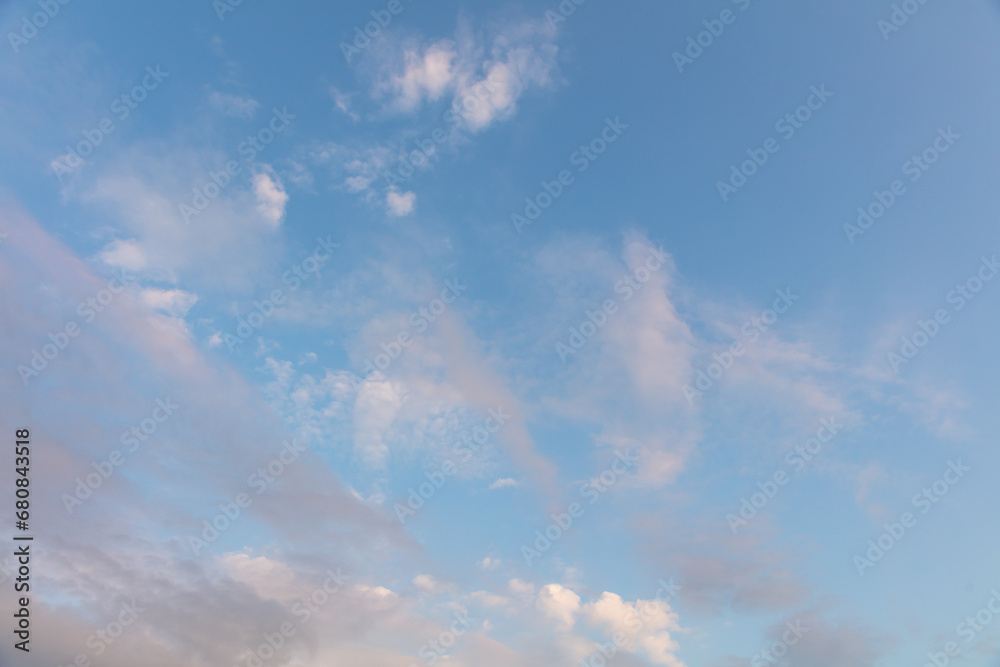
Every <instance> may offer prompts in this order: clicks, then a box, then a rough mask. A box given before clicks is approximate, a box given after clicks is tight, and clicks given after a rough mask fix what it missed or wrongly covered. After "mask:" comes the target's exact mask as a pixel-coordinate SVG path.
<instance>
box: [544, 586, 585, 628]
mask: <svg viewBox="0 0 1000 667" xmlns="http://www.w3.org/2000/svg"><path fill="white" fill-rule="evenodd" d="M535 607H536V608H537V609H538V610H539V611H540V612H542V613H543V614H544V615H545V617H546V618H548V619H549V620H550V621H552V622H553V623H554V624H555V626H556V628H557V629H559V630H563V631H569V630H572V629H573V625H574V624H575V623H576V615H577V613H578V612H579V611H580V596H579V595H577V594H576V593H574V592H573V591H571V590H570V589H568V588H564V587H563V586H560V585H559V584H548V585H547V586H545V587H544V588H542V590H541V591H539V592H538V600H536V601H535Z"/></svg>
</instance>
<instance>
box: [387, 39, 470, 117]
mask: <svg viewBox="0 0 1000 667" xmlns="http://www.w3.org/2000/svg"><path fill="white" fill-rule="evenodd" d="M457 56H458V54H457V53H456V52H455V50H454V47H453V45H452V43H451V42H449V41H447V40H443V41H440V42H437V43H436V44H432V45H431V46H430V47H428V48H427V49H426V50H425V51H423V52H420V51H418V50H408V51H406V52H405V54H404V56H403V58H404V69H403V72H402V74H398V75H394V76H391V77H390V79H389V81H388V83H386V84H383V85H385V86H386V87H388V88H389V89H390V90H391V91H392V93H393V94H394V95H395V97H396V99H395V105H396V106H397V107H398V108H399V109H401V110H403V111H412V110H414V109H416V108H417V107H418V106H420V104H421V103H422V102H423V100H424V98H426V99H429V100H431V101H433V100H436V99H438V98H440V97H441V96H442V95H443V94H444V92H445V90H446V89H447V88H448V87H449V86H450V85H451V84H452V82H453V81H454V79H455V75H456V72H455V71H454V69H453V67H452V62H453V61H454V60H455V58H456V57H457Z"/></svg>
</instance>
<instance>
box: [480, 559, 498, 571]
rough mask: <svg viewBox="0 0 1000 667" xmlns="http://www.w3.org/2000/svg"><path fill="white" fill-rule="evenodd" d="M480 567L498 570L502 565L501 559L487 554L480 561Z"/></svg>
mask: <svg viewBox="0 0 1000 667" xmlns="http://www.w3.org/2000/svg"><path fill="white" fill-rule="evenodd" d="M479 567H481V568H483V569H484V570H496V569H498V568H499V567H500V559H499V558H490V557H489V556H487V557H486V558H484V559H482V560H481V561H479Z"/></svg>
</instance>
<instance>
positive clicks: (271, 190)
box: [253, 171, 288, 227]
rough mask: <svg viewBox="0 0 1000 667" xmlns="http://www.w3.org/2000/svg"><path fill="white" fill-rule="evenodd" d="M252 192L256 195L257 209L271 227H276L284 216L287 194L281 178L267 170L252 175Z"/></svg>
mask: <svg viewBox="0 0 1000 667" xmlns="http://www.w3.org/2000/svg"><path fill="white" fill-rule="evenodd" d="M253 192H254V196H256V197H257V210H258V211H259V212H260V214H261V216H263V218H264V219H265V220H267V221H268V222H269V223H271V225H272V226H273V227H278V226H279V225H280V224H281V221H282V220H284V218H285V205H286V204H287V203H288V194H287V193H286V192H285V188H284V186H283V185H282V183H281V180H280V179H279V178H278V177H277V176H276V175H273V174H272V173H269V172H268V171H262V172H259V173H256V174H254V176H253Z"/></svg>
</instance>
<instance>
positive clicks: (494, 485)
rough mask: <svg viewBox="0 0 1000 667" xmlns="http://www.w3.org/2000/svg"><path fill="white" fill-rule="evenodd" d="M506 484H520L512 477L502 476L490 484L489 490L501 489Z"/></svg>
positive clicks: (506, 485)
mask: <svg viewBox="0 0 1000 667" xmlns="http://www.w3.org/2000/svg"><path fill="white" fill-rule="evenodd" d="M508 486H520V484H519V483H518V481H517V480H516V479H514V478H513V477H504V478H501V479H498V480H497V481H495V482H493V483H492V484H490V491H494V490H496V489H503V488H506V487H508Z"/></svg>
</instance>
